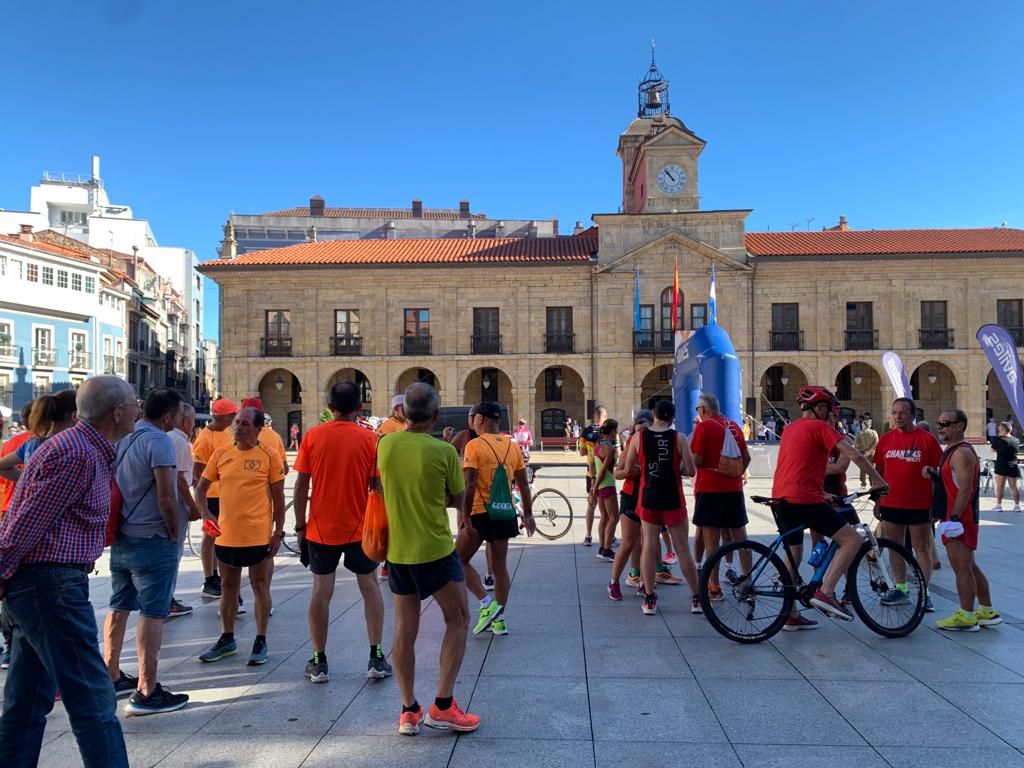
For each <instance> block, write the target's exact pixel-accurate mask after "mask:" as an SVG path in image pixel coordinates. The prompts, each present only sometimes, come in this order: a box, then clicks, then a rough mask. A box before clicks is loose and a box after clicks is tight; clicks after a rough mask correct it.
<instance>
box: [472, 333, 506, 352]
mask: <svg viewBox="0 0 1024 768" xmlns="http://www.w3.org/2000/svg"><path fill="white" fill-rule="evenodd" d="M470 338H471V341H472V342H473V354H474V355H500V354H501V335H500V334H493V333H474V334H473V335H472V336H471V337H470Z"/></svg>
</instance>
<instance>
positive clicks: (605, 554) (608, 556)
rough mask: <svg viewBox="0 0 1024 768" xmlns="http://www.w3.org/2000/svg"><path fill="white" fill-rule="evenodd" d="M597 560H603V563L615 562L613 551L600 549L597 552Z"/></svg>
mask: <svg viewBox="0 0 1024 768" xmlns="http://www.w3.org/2000/svg"><path fill="white" fill-rule="evenodd" d="M597 559H598V560H604V561H605V562H609V563H614V562H615V550H614V549H601V550H598V552H597Z"/></svg>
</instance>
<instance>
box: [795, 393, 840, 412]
mask: <svg viewBox="0 0 1024 768" xmlns="http://www.w3.org/2000/svg"><path fill="white" fill-rule="evenodd" d="M796 401H797V402H798V403H799V404H800V410H802V411H806V410H808V409H810V408H813V407H814V406H816V405H818V404H819V403H825V404H827V405H830V406H832V407H837V406H838V405H839V400H838V398H836V396H835V395H833V394H832V392H831V391H830V390H829V389H827V388H826V387H803V388H801V389H800V393H799V394H798V395H797V396H796Z"/></svg>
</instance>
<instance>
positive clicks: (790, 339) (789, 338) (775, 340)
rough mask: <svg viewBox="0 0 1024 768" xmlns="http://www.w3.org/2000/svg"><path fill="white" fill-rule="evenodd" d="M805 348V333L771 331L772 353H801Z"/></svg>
mask: <svg viewBox="0 0 1024 768" xmlns="http://www.w3.org/2000/svg"><path fill="white" fill-rule="evenodd" d="M803 348H804V332H803V331H776V330H773V331H771V349H772V352H799V351H801V350H802V349H803Z"/></svg>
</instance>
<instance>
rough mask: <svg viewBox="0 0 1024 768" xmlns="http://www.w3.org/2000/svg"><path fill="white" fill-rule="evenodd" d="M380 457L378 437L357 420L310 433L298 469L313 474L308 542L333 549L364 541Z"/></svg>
mask: <svg viewBox="0 0 1024 768" xmlns="http://www.w3.org/2000/svg"><path fill="white" fill-rule="evenodd" d="M376 455H377V435H376V434H374V433H373V432H372V431H371V430H369V429H364V428H363V427H360V426H359V425H358V424H356V423H354V422H351V421H328V422H327V423H325V424H319V425H317V426H315V427H313V428H312V429H310V430H309V431H308V432H306V437H305V438H304V439H303V441H302V445H300V446H299V456H298V458H297V459H296V460H295V470H296V471H297V472H301V473H302V474H304V475H309V476H310V479H311V482H312V486H313V491H312V493H311V494H310V500H309V515H308V516H307V519H306V538H307V539H309V540H310V541H315V542H317V543H318V544H327V545H330V546H340V545H342V544H351V543H352V542H354V541H362V539H363V515H364V514H365V512H366V496H367V487H368V481H369V479H370V477H371V476H372V474H373V472H374V459H375V457H376Z"/></svg>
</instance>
